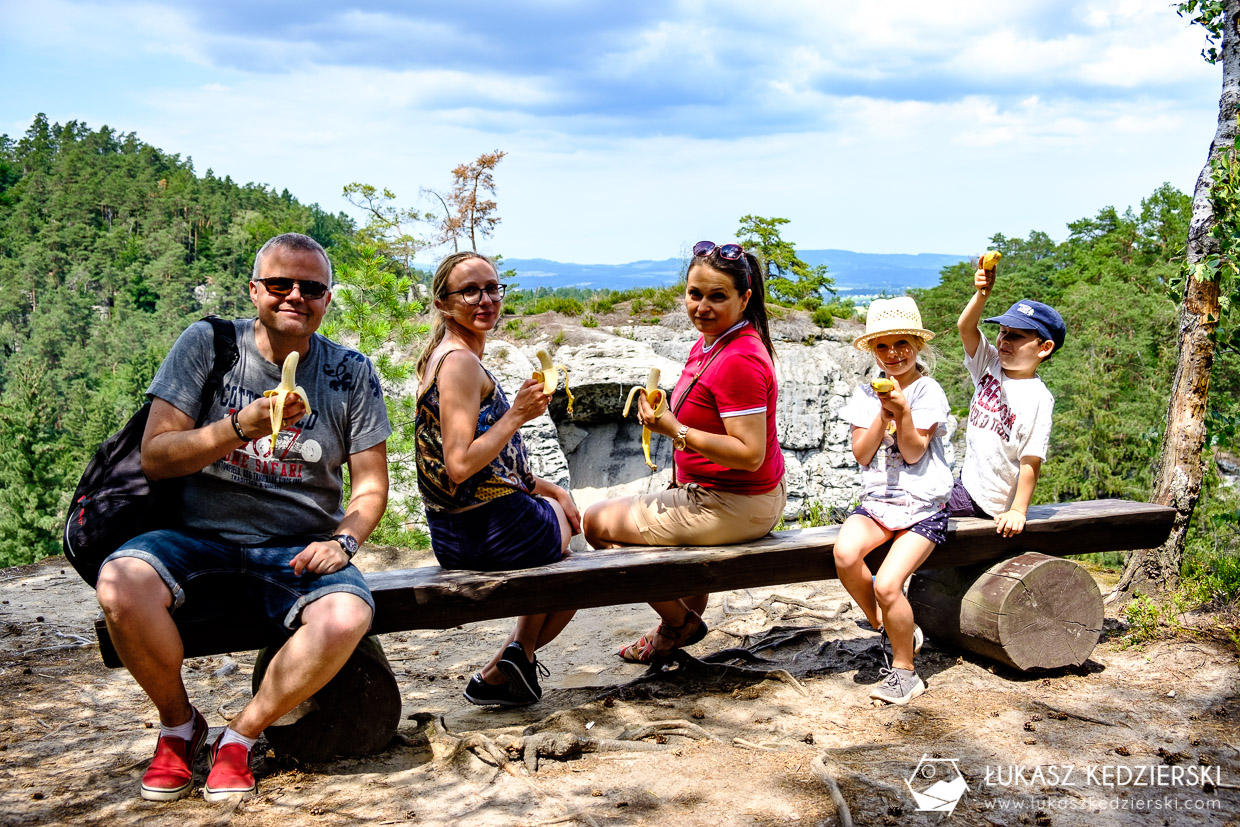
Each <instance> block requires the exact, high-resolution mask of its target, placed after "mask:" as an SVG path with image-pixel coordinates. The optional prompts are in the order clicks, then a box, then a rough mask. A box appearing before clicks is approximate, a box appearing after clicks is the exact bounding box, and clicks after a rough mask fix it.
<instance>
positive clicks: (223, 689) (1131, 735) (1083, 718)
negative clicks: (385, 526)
mask: <svg viewBox="0 0 1240 827" xmlns="http://www.w3.org/2000/svg"><path fill="white" fill-rule="evenodd" d="M771 595H782V596H786V597H792V598H797V599H799V600H803V601H808V602H810V603H812V604H814V605H815V606H819V607H821V609H822V612H823V613H827V614H829V613H830V611H831V610H834V609H835V608H836V607H837V606H838V604H839V603H841V602H843V601H844V600H845V599H846V596H845V595H844V593H843V590H842V589H841V587H840V586H839V584H838V583H835V582H833V581H832V582H824V583H808V584H800V585H797V586H788V587H781V588H778V589H774V590H755V591H753V592H741V593H737V592H733V593H729V594H728V595H726V596H725V595H715V596H714V597H713V598H712V600H711V604H710V608H709V609H708V611H707V614H706V618H707V621H708V622H709V623H710V626H711V629H712V632H711V634H710V635H709V636H708V637H707V639H706V640H705V641H704V642H703V643H701V644H699V645H697V646H695V647H693V648H692V650H691V651H692V652H693V653H694V654H697V655H700V656H706V655H708V654H709V653H711V652H715V651H718V650H721V649H724V648H728V647H732V646H737V645H740V644H741V643H743V642H747V643H748V644H750V645H752V644H754V642H755V641H756V640H763V639H765V640H768V641H770V642H772V643H775V642H776V641H777V639H778V638H779V637H781V636H782V635H780V634H778V633H772V631H771V630H772V629H773V628H777V627H792V626H800V627H806V629H807V631H805V632H803V633H801V634H798V635H796V636H794V637H792V638H791V639H790V640H788V641H786V642H784V643H782V644H778V645H772V646H770V647H769V648H766V649H764V650H762V652H761V654H762V655H763V656H764V657H767V658H769V659H770V660H771V661H772V663H770V664H766V665H764V666H763V668H768V669H769V668H783V669H786V670H787V671H788V672H789V673H790V674H791V675H792V676H794V678H795V682H788V681H780V680H764V681H756V680H743V679H738V678H736V677H725V678H722V679H720V678H717V677H715V676H713V675H711V674H709V673H701V674H697V673H692V674H690V673H684V674H679V675H669V676H666V677H665V679H664V680H662V681H658V682H653V683H643V684H638V685H633V686H629V687H627V688H626V686H625V685H626V684H628V683H629V682H630V681H633V680H634V679H636V678H638V677H640V676H641V675H642V674H643V671H644V670H643V668H642V667H640V666H635V665H630V664H625V663H623V662H622V661H620V660H619V659H618V658H616V657H615V654H614V653H615V651H616V650H617V649H618V648H619V647H620V646H621V645H622V644H624V643H628V642H629V641H631V640H632V639H633V638H634V637H635V636H636V635H638V634H640V633H641V632H643V631H645V629H646V628H647V627H648V626H649V625H650V624H651V620H652V618H653V614H652V613H651V612H650V610H649V609H648V608H646V607H643V606H622V607H615V608H610V609H598V610H589V611H583V612H581V613H580V614H579V615H578V617H577V618H576V619H575V620H574V622H573V623H572V624H571V625H570V626H569V628H568V630H567V631H566V632H565V634H564V635H563V636H562V638H561V639H560V640H557V641H556V642H555V643H553V644H552V645H551V646H550V647H548V648H547V650H545V652H544V653H543V659H544V660H545V661H546V663H547V665H548V666H549V667H550V668H551V670H552V674H551V677H550V678H549V679H547V680H546V681H544V686H545V687H546V690H547V691H546V695H545V697H544V699H543V701H542V702H541V703H540V704H538V705H536V706H534V707H529V708H525V709H519V710H514V711H492V710H484V709H479V708H477V707H472V706H470V705H469V704H468V703H466V702H465V701H464V700H463V698H462V697H461V690H462V689H463V688H464V683H465V680H466V679H467V678H468V676H469V675H470V674H472V672H473V670H475V669H476V668H477V667H478V665H479V664H480V663H482V662H483V661H485V660H486V659H487V658H488V657H489V656H490V655H491V654H492V653H493V651H494V649H495V648H496V647H497V646H498V645H499V643H500V641H501V640H502V639H503V638H504V637H505V636H506V635H507V633H508V631H509V624H508V623H507V622H506V621H496V622H489V623H479V624H474V625H471V626H467V627H463V628H457V629H452V630H447V631H443V632H414V633H407V634H399V635H387V636H385V637H384V638H383V645H384V649H385V650H386V652H387V654H388V657H389V659H390V660H391V662H392V666H393V668H394V669H395V671H396V674H397V677H398V678H399V679H400V684H401V689H402V695H403V698H404V710H403V712H404V715H405V716H407V717H406V719H405V720H403V721H402V724H401V727H400V738H399V739H398V742H394V743H393V745H392V746H391V747H389V748H388V749H387V750H386V751H385V752H383V753H382V754H380V755H377V756H374V757H371V758H366V759H347V760H338V761H333V762H329V763H323V764H316V765H313V766H297V765H295V764H293V763H291V762H288V761H285V760H280V759H277V758H275V757H274V756H273V755H271V754H268V755H267V756H265V757H264V758H262V759H261V760H260V761H259V762H258V767H257V769H258V775H259V779H260V780H259V795H258V796H257V797H255V798H253V799H250V800H247V801H244V802H240V803H236V802H234V803H229V804H207V803H206V802H204V801H203V800H202V798H201V797H200V796H197V795H195V796H194V797H191V798H187V799H183V800H182V801H179V802H173V803H168V804H150V803H147V802H142V801H140V800H139V799H138V797H137V795H136V792H137V784H138V779H139V777H140V775H141V773H142V771H143V769H144V768H145V766H146V763H147V761H148V760H149V757H150V754H151V751H152V749H153V748H154V742H155V730H154V729H153V727H155V726H156V718H155V715H154V710H153V709H152V708H151V707H150V706H149V704H148V702H147V701H146V699H145V697H144V696H143V695H142V694H141V692H140V691H139V690H138V688H137V687H136V685H135V684H134V683H133V682H132V680H131V679H130V678H129V677H128V674H127V673H125V672H124V671H123V670H116V671H113V670H109V669H106V668H104V666H103V665H102V663H101V662H100V660H99V654H98V650H97V648H96V647H95V646H94V636H93V632H92V630H91V626H92V620H93V617H94V615H95V612H96V608H95V604H94V600H93V594H92V593H91V592H90V590H89V589H87V588H86V587H85V586H84V585H83V584H82V583H81V581H80V580H78V578H77V577H76V575H74V573H73V572H72V570H70V569H68V568H67V567H66V566H65V563H64V560H63V559H62V558H52V559H50V560H45V561H43V562H41V563H39V564H36V565H34V566H29V567H25V568H21V569H9V570H5V571H0V778H2V781H3V783H0V824H5V825H16V824H100V825H103V824H107V825H127V824H138V823H139V822H141V823H143V824H148V823H149V824H175V825H180V827H189V826H190V825H208V824H221V823H232V824H237V825H277V824H278V825H287V824H314V825H338V824H355V823H373V824H393V825H402V824H411V825H457V824H468V825H475V824H477V825H510V824H521V825H544V824H546V825H549V824H568V825H587V824H594V825H598V826H599V827H603V825H662V824H670V825H710V826H711V827H724V825H754V824H761V825H770V824H805V825H816V824H838V823H840V822H839V813H838V811H837V808H836V806H835V804H834V803H833V801H832V797H831V794H830V792H829V790H828V786H827V785H826V784H825V783H824V782H823V780H821V777H820V776H821V773H823V772H824V771H825V772H826V773H827V774H829V775H830V776H831V777H833V778H835V779H836V780H837V782H838V784H839V786H840V788H841V791H842V795H843V798H844V800H845V801H846V802H847V805H848V807H849V808H850V810H851V812H852V816H853V819H854V821H855V822H856V823H857V824H884V825H888V824H889V825H896V824H940V823H945V822H946V823H951V824H963V825H989V824H1000V825H1006V824H1031V825H1032V824H1038V825H1087V824H1088V825H1097V824H1131V823H1150V824H1171V825H1181V824H1184V825H1189V824H1191V825H1197V824H1201V825H1237V824H1240V820H1238V819H1240V789H1238V788H1237V787H1238V786H1240V670H1237V662H1236V658H1235V656H1234V655H1233V654H1229V653H1228V652H1227V651H1226V650H1225V649H1224V648H1222V647H1221V646H1218V645H1216V644H1213V643H1209V642H1192V641H1168V642H1164V643H1159V644H1155V645H1151V646H1148V647H1146V648H1145V649H1143V650H1137V649H1126V648H1123V647H1122V646H1121V645H1120V641H1119V640H1118V635H1116V634H1111V635H1108V639H1107V640H1105V641H1104V642H1103V643H1102V644H1101V645H1100V646H1099V647H1098V648H1097V650H1095V652H1094V655H1093V658H1092V660H1091V661H1090V662H1089V663H1088V664H1086V666H1085V667H1084V668H1082V669H1080V670H1069V671H1067V672H1063V673H1055V674H1050V675H1042V676H1035V677H1029V676H1022V675H1018V674H1014V673H1011V672H1009V671H1006V670H1004V669H1001V668H994V667H991V666H990V665H989V664H988V663H986V662H985V661H982V660H980V659H976V658H974V657H972V656H965V657H961V656H959V655H958V654H957V653H955V652H947V651H942V650H939V649H937V648H936V647H935V646H934V643H933V633H932V630H927V631H928V632H929V633H930V641H929V642H928V643H927V646H926V649H925V651H924V652H923V653H922V655H921V656H920V657H919V660H918V667H919V671H920V673H921V675H922V676H923V678H925V679H926V682H927V684H928V687H929V689H928V692H927V693H926V695H924V696H923V697H922V698H920V699H918V700H917V701H915V702H914V703H913V704H912V705H910V706H908V707H903V708H897V707H884V708H873V707H871V706H869V705H868V702H867V700H866V697H867V693H868V691H869V688H870V686H871V684H873V683H874V682H875V681H876V680H877V679H878V667H879V665H880V661H879V655H878V648H877V637H876V636H875V635H874V633H873V632H870V631H867V630H865V629H862V628H860V627H859V626H858V625H857V623H856V615H855V614H853V613H848V612H846V613H844V614H843V615H841V616H840V617H839V618H838V619H836V620H823V619H819V618H812V617H805V616H801V617H797V615H798V614H799V613H803V612H804V611H805V610H804V608H802V607H799V606H796V605H791V604H788V603H781V602H778V601H774V602H772V603H771V604H770V605H769V606H768V608H769V611H767V610H764V609H761V608H754V607H755V606H757V605H758V604H759V603H760V602H761V601H762V600H764V599H765V598H767V597H770V596H771ZM725 597H726V608H727V611H728V614H727V615H725V602H724V598H725ZM1109 625H1112V626H1113V625H1114V624H1113V623H1111V624H1109ZM746 635H749V637H748V638H746V637H745V636H746ZM764 636H766V637H765V638H764ZM83 644H85V645H83ZM253 660H254V655H253V653H245V654H242V655H239V656H237V657H236V658H235V659H234V658H228V657H215V658H197V659H194V660H192V661H189V662H188V663H187V668H186V675H187V683H188V685H189V687H190V693H191V696H192V697H193V699H194V700H195V702H196V703H198V705H199V706H200V708H201V709H202V711H203V712H204V714H206V716H207V719H208V721H209V722H210V723H211V724H212V726H213V727H218V726H223V725H224V724H225V723H226V721H227V720H228V718H229V717H231V716H232V715H233V714H235V712H236V711H237V710H239V709H240V708H241V706H242V705H243V704H244V703H245V701H246V700H247V698H248V697H249V681H250V668H251V666H252V664H253ZM440 716H442V718H440ZM440 720H442V727H440V726H439V725H438V721H440ZM669 721H681V722H683V723H681V724H673V725H671V729H672V734H663V735H659V734H657V733H656V734H652V735H650V736H647V737H644V738H642V739H641V740H640V741H639V742H634V741H632V740H629V741H627V742H625V741H618V739H620V738H622V737H628V738H632V737H633V736H634V733H633V732H632V729H633V728H635V727H639V726H642V725H646V724H651V723H654V722H669ZM526 728H531V730H537V731H543V732H548V733H561V735H560V736H559V737H560V738H561V740H562V739H564V738H566V737H568V736H569V735H575V736H579V737H582V738H587V739H595V740H596V741H598V742H601V746H602V747H603V748H608V747H613V748H614V749H607V751H598V752H592V753H588V754H584V755H580V756H577V757H575V758H573V759H572V760H557V759H543V760H542V761H541V762H540V764H539V766H538V769H537V771H536V772H531V771H530V769H529V768H528V767H527V766H526V765H524V764H522V763H520V762H519V761H518V762H513V763H507V764H505V765H504V766H501V767H496V766H493V765H492V764H489V763H485V762H484V761H483V760H481V759H480V758H478V757H477V756H476V755H475V753H474V752H470V751H468V750H463V751H460V750H458V751H457V752H456V753H455V754H454V753H453V748H454V746H455V745H457V743H458V741H459V739H460V738H461V737H462V736H465V735H468V734H471V733H473V734H478V735H485V736H487V737H488V738H489V739H491V740H492V741H493V742H495V743H498V744H501V745H502V744H503V743H504V740H505V738H508V739H513V738H516V737H519V736H520V735H521V734H522V732H523V731H525V730H526ZM626 730H629V731H628V732H627V733H626ZM677 733H679V734H677ZM474 740H475V741H478V742H481V741H482V739H480V738H476V739H474ZM260 743H261V742H260ZM479 752H483V754H485V751H484V750H479ZM923 759H924V760H923ZM953 759H954V760H953ZM919 764H920V766H919ZM1069 765H1070V766H1071V767H1072V769H1071V771H1070V772H1069V771H1068V769H1067V767H1068V766H1069ZM1013 767H1017V768H1018V769H1017V770H1015V771H1014V770H1013V769H1012V768H1013ZM954 768H958V769H959V771H960V772H961V773H962V774H963V777H964V780H965V782H966V783H967V786H968V789H967V791H966V792H965V793H964V796H963V798H961V799H960V801H959V803H958V805H957V806H956V809H955V811H954V813H953V814H951V815H950V816H945V815H944V814H943V813H932V812H921V811H918V810H917V806H918V805H917V802H916V801H915V800H914V798H913V795H912V793H911V792H910V787H909V786H908V785H906V780H908V779H910V778H912V781H913V785H912V788H913V789H915V790H918V791H924V790H926V789H927V788H929V787H930V786H931V785H932V784H933V783H934V781H936V780H940V781H950V780H951V779H952V778H953V777H954V775H955V769H954ZM1142 768H1144V769H1142ZM1151 768H1152V769H1151ZM918 770H920V775H918V774H915V771H918ZM202 772H205V769H204V768H200V776H201V773H202ZM1014 772H1015V773H1016V775H1015V777H1014V775H1013V773H1014ZM1052 773H1053V774H1052ZM1129 776H1131V777H1129ZM1143 780H1144V781H1146V782H1149V783H1152V784H1153V786H1141V785H1140V783H1141V782H1142V781H1143ZM1203 781H1204V782H1205V785H1204V789H1203ZM1219 781H1221V782H1222V783H1221V785H1219V784H1217V782H1219ZM1190 782H1191V783H1190Z"/></svg>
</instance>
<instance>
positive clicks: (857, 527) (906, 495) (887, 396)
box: [835, 296, 952, 704]
mask: <svg viewBox="0 0 1240 827" xmlns="http://www.w3.org/2000/svg"><path fill="white" fill-rule="evenodd" d="M933 338H934V334H933V333H932V332H930V331H929V330H926V329H925V328H924V327H922V324H921V313H920V312H919V311H918V309H917V303H916V302H914V301H913V300H912V299H911V298H908V297H907V296H902V297H900V298H896V299H877V300H875V301H874V303H873V304H871V305H870V310H869V313H868V315H867V317H866V323H865V334H864V335H862V336H858V337H857V339H856V340H855V341H854V342H853V345H854V346H855V347H856V348H857V349H859V350H865V351H868V352H869V353H871V354H872V355H873V357H874V362H875V364H876V365H877V366H878V368H879V369H880V370H881V371H882V372H883V373H884V374H885V375H886V378H887V379H888V380H890V381H889V386H888V384H887V383H882V382H879V381H875V382H874V383H873V386H872V385H871V384H870V383H863V384H862V385H861V386H860V387H858V388H857V390H856V391H855V392H854V393H853V395H852V398H850V399H849V401H848V403H847V404H846V405H845V406H844V407H843V408H842V409H841V410H840V418H841V419H843V420H844V421H846V422H848V423H849V424H850V425H852V450H853V456H854V457H856V459H857V462H858V463H860V465H861V482H862V493H861V502H860V505H859V506H858V507H857V508H856V510H854V511H853V513H852V514H850V515H849V517H848V519H847V520H845V522H844V525H843V526H842V527H841V528H840V534H839V538H838V539H837V540H836V543H835V567H836V572H837V573H838V575H839V578H840V582H841V583H843V584H844V588H846V589H847V590H848V593H849V594H850V595H851V596H852V598H853V600H855V601H856V602H857V605H858V606H860V607H861V610H862V611H863V612H865V616H866V618H868V619H869V621H870V624H871V625H872V626H873V627H874V628H875V629H879V630H880V631H881V632H882V633H883V636H884V637H885V638H888V639H889V640H890V641H891V665H890V668H885V669H883V670H881V671H882V674H883V679H882V680H881V681H880V682H879V684H878V685H877V686H876V687H874V689H873V691H871V692H870V697H871V698H873V699H874V700H878V701H883V702H886V703H893V704H906V703H908V702H909V701H911V700H912V699H913V698H916V697H917V696H918V695H920V694H922V693H923V692H925V691H926V686H925V684H924V683H923V682H922V680H921V678H920V677H918V676H917V672H916V671H914V669H913V656H914V655H915V654H916V653H917V652H918V651H920V650H921V643H922V639H923V638H922V634H921V629H919V628H918V627H917V625H916V624H915V623H914V622H913V610H912V607H911V606H909V602H908V599H907V598H906V597H905V596H904V589H903V587H904V581H905V580H907V579H908V577H909V575H910V574H912V573H913V572H914V571H916V570H917V568H918V567H919V566H920V565H921V564H922V563H924V562H925V560H926V558H927V557H929V556H930V552H931V551H933V550H934V547H935V546H936V545H938V544H939V543H941V542H943V541H944V540H945V539H946V533H947V511H946V510H945V506H946V504H947V501H948V498H949V497H950V496H951V491H952V473H951V467H950V466H949V465H948V463H947V458H946V440H947V428H946V426H945V423H946V422H947V417H948V411H949V408H948V404H947V396H946V394H944V393H943V389H942V388H941V387H940V386H939V383H938V382H936V381H934V380H933V379H932V378H930V377H929V376H928V375H927V373H928V372H929V368H927V367H926V366H925V365H924V364H923V363H922V362H920V361H919V359H918V357H919V355H921V354H922V353H923V351H924V352H925V354H926V355H932V353H933V351H930V350H926V345H927V343H928V342H929V340H930V339H933ZM888 540H891V541H892V544H891V550H890V551H889V552H888V553H887V557H886V559H885V560H883V562H882V565H881V566H879V569H878V571H877V572H871V571H870V569H869V567H868V566H867V565H866V562H865V556H866V555H867V554H869V553H870V552H871V551H873V550H874V549H876V548H878V547H879V546H881V545H882V544H883V543H885V542H887V541H888ZM884 659H886V650H885V648H884Z"/></svg>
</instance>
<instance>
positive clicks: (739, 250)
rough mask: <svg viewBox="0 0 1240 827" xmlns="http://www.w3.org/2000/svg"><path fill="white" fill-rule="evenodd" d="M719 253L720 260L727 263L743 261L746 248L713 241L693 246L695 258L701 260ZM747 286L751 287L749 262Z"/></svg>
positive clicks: (746, 272)
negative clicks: (716, 251)
mask: <svg viewBox="0 0 1240 827" xmlns="http://www.w3.org/2000/svg"><path fill="white" fill-rule="evenodd" d="M715 250H718V251H719V258H722V259H725V260H727V261H737V260H742V259H743V256H744V255H745V248H744V247H742V246H741V245H739V244H716V243H715V242H713V241H699V242H698V243H697V244H694V245H693V256H694V258H699V257H701V256H708V255H710V254H711V253H713V252H715ZM745 286H746V287H749V286H750V282H749V262H748V261H746V262H745Z"/></svg>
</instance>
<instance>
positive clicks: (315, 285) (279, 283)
mask: <svg viewBox="0 0 1240 827" xmlns="http://www.w3.org/2000/svg"><path fill="white" fill-rule="evenodd" d="M254 280H255V281H256V282H258V283H259V284H261V285H262V286H263V287H265V288H267V292H268V293H270V294H271V295H273V296H279V297H280V298H284V297H285V296H287V295H288V294H289V293H292V292H293V285H297V290H298V292H299V293H301V297H302V298H303V299H310V300H311V301H313V300H314V299H321V298H323V296H325V295H326V294H327V291H328V290H329V289H330V288H329V287H328V286H327V285H326V284H324V283H323V282H321V281H309V280H307V279H286V278H281V277H276V278H270V279H254Z"/></svg>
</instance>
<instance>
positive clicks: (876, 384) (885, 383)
mask: <svg viewBox="0 0 1240 827" xmlns="http://www.w3.org/2000/svg"><path fill="white" fill-rule="evenodd" d="M870 387H871V388H873V389H874V392H875V393H891V392H892V391H893V390H895V389H896V383H895V382H892V381H891V380H890V379H875V380H873V381H872V382H870ZM895 432H896V423H894V422H888V423H887V433H889V434H894V433H895Z"/></svg>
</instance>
